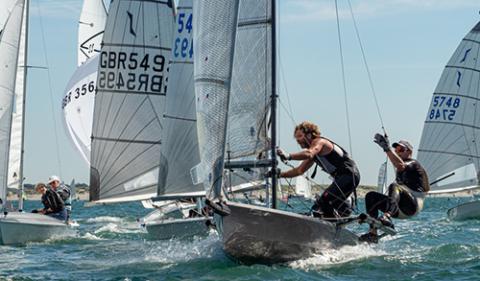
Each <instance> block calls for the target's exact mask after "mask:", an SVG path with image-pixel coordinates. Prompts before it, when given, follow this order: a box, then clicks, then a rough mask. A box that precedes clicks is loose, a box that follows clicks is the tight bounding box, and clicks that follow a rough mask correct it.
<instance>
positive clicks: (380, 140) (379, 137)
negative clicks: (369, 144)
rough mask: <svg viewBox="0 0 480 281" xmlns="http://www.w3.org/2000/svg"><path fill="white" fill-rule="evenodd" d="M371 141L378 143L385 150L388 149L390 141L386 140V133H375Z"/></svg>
mask: <svg viewBox="0 0 480 281" xmlns="http://www.w3.org/2000/svg"><path fill="white" fill-rule="evenodd" d="M373 142H374V143H376V144H378V145H379V146H380V147H381V148H382V149H383V151H385V152H387V151H389V150H390V141H389V140H388V137H387V135H385V136H384V135H381V134H379V133H376V134H375V136H374V137H373Z"/></svg>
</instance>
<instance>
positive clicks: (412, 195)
mask: <svg viewBox="0 0 480 281" xmlns="http://www.w3.org/2000/svg"><path fill="white" fill-rule="evenodd" d="M405 164H406V167H405V169H404V170H403V171H401V172H397V175H396V178H395V182H393V183H392V184H390V186H389V187H388V195H384V194H381V193H378V192H374V191H372V192H369V193H367V195H366V196H365V206H366V208H367V213H368V214H369V215H370V216H372V217H374V218H377V217H378V211H382V212H384V213H385V212H388V213H389V214H390V215H391V216H392V217H394V218H401V219H402V218H409V217H412V216H414V215H416V214H418V213H419V212H420V211H421V210H422V208H423V199H424V197H425V193H426V192H428V191H429V190H430V184H429V183H428V176H427V173H426V172H425V169H423V167H422V166H421V165H420V163H418V161H417V160H414V159H409V160H407V161H405Z"/></svg>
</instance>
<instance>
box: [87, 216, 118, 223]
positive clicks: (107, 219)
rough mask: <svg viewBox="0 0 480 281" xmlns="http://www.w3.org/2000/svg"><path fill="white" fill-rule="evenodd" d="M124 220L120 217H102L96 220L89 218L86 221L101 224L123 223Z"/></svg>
mask: <svg viewBox="0 0 480 281" xmlns="http://www.w3.org/2000/svg"><path fill="white" fill-rule="evenodd" d="M122 221H123V219H122V218H119V217H110V216H100V217H95V218H89V219H87V220H86V222H87V223H99V222H122Z"/></svg>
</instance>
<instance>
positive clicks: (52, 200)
mask: <svg viewBox="0 0 480 281" xmlns="http://www.w3.org/2000/svg"><path fill="white" fill-rule="evenodd" d="M35 191H37V192H38V193H40V194H42V199H41V200H42V204H43V209H36V210H33V211H32V213H41V214H44V215H47V216H51V217H54V218H56V219H59V220H62V221H66V220H67V211H66V209H65V204H64V202H63V200H62V198H60V195H58V193H56V192H55V191H53V190H51V189H48V188H47V186H46V185H45V184H44V183H38V184H36V185H35Z"/></svg>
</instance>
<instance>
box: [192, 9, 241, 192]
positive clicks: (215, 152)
mask: <svg viewBox="0 0 480 281" xmlns="http://www.w3.org/2000/svg"><path fill="white" fill-rule="evenodd" d="M238 5H239V0H232V1H223V0H202V1H195V2H194V16H193V17H194V21H195V24H194V26H195V29H194V40H193V41H194V42H195V45H194V54H195V56H194V61H195V63H194V77H195V94H196V98H197V128H198V142H199V147H200V158H201V161H202V162H201V165H200V166H198V167H197V169H194V170H193V171H196V174H197V179H198V180H199V181H203V183H204V186H205V189H206V190H207V191H210V190H213V191H214V194H215V196H218V195H219V194H220V190H221V185H222V175H223V167H224V154H225V141H226V131H227V112H228V104H229V92H230V84H231V76H232V64H233V54H234V52H233V50H234V46H235V35H236V27H237V16H238ZM193 178H195V176H193Z"/></svg>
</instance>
